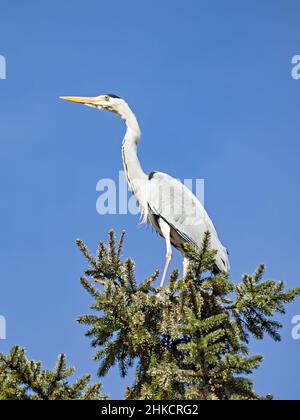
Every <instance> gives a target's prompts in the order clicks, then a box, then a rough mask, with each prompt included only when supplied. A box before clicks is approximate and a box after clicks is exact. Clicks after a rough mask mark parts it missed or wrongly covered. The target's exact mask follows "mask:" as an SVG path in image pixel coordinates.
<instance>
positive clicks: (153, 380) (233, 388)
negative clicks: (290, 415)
mask: <svg viewBox="0 0 300 420" xmlns="http://www.w3.org/2000/svg"><path fill="white" fill-rule="evenodd" d="M123 240H124V234H123V235H122V237H121V240H120V242H119V244H118V245H116V243H115V238H114V234H113V232H112V231H111V232H110V233H109V244H108V246H105V245H104V244H103V243H100V246H99V249H98V252H97V255H96V257H95V258H94V257H92V256H91V255H90V253H89V251H88V250H87V248H86V247H85V245H84V244H83V243H82V242H81V241H78V242H77V243H78V246H79V247H80V249H81V251H82V252H83V254H84V255H85V256H86V257H87V259H88V261H89V264H90V268H89V270H88V271H87V272H86V274H87V276H89V277H90V279H91V280H88V279H87V278H86V277H83V278H82V279H81V283H82V285H83V286H84V288H85V289H86V290H87V291H88V293H89V294H90V295H91V296H92V298H93V300H94V303H93V305H92V309H93V311H94V312H96V314H95V315H85V316H81V317H80V318H79V319H78V321H79V323H80V324H83V325H87V326H88V327H89V329H88V332H87V334H86V335H87V336H88V337H90V338H91V340H92V346H93V347H95V349H96V354H95V360H96V361H97V362H98V363H99V370H98V374H99V376H104V375H106V374H107V372H108V371H109V369H110V368H111V367H112V366H114V365H116V364H118V366H119V368H120V373H121V375H122V376H123V377H124V376H126V374H127V372H128V368H130V367H132V366H133V363H134V362H137V363H136V365H135V366H136V380H135V383H134V385H133V386H132V387H131V388H128V389H127V391H126V398H127V399H159V400H163V399H187V400H188V399H200V400H230V399H246V400H248V399H250V400H255V399H264V397H261V396H259V395H257V394H256V393H255V391H254V389H253V384H252V382H251V380H250V379H249V375H251V374H252V373H253V371H254V370H255V369H257V368H258V367H259V366H260V363H261V361H262V356H254V357H253V356H250V355H249V350H248V347H247V344H248V342H249V338H250V336H251V335H253V336H254V337H256V338H258V339H262V338H264V336H265V334H268V335H270V336H271V337H272V338H274V339H275V340H279V339H280V336H279V333H278V331H279V329H280V327H281V325H280V324H279V323H277V322H276V321H274V315H275V314H276V313H278V312H279V313H284V304H285V303H289V302H291V301H293V300H294V299H295V298H296V296H297V295H299V294H300V289H294V290H291V291H287V292H285V291H284V284H283V283H282V282H280V283H276V282H274V281H266V282H263V281H262V276H263V273H264V267H263V266H261V267H259V269H258V270H257V271H256V272H255V273H254V274H253V275H252V276H248V275H245V276H244V279H243V282H242V283H241V284H235V283H233V282H232V281H230V279H229V278H228V276H225V275H217V276H216V275H213V274H212V269H213V265H214V255H215V252H214V251H210V250H209V242H210V238H209V234H207V235H206V236H205V238H204V241H203V246H202V249H200V250H199V249H195V248H193V247H191V246H189V245H187V246H186V255H187V256H188V257H189V259H190V261H191V264H190V269H189V272H188V274H187V276H186V278H184V279H180V278H179V274H178V272H177V271H174V272H173V273H172V274H171V277H170V280H169V284H168V287H167V288H166V289H156V288H155V287H154V282H155V281H156V280H157V279H158V275H159V274H158V272H155V273H154V274H153V275H152V276H150V277H149V278H148V279H147V280H146V281H144V282H142V283H140V282H137V281H136V278H135V269H134V268H135V267H134V263H133V261H132V260H131V259H129V260H127V261H125V262H122V261H121V249H122V245H123ZM93 283H94V284H93ZM265 398H271V397H265Z"/></svg>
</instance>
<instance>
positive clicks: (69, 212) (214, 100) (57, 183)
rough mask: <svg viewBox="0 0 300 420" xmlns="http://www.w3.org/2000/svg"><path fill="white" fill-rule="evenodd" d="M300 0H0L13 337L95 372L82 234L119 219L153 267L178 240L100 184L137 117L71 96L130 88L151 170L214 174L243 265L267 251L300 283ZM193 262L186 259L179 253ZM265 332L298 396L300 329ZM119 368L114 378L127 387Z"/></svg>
mask: <svg viewBox="0 0 300 420" xmlns="http://www.w3.org/2000/svg"><path fill="white" fill-rule="evenodd" d="M299 18H300V4H299V1H297V0H264V1H258V0H256V1H249V0H248V1H243V2H241V1H239V0H228V1H226V2H225V1H222V0H218V1H217V0H201V1H199V0H193V1H192V0H191V1H188V2H187V1H169V0H168V1H167V0H165V1H152V2H141V1H137V0H127V1H120V0H116V1H113V2H108V1H103V0H97V1H96V0H87V1H85V2H82V1H79V0H72V1H70V0H68V1H58V0H51V1H49V0H47V1H43V2H41V1H38V0H30V1H26V2H25V1H20V0H19V1H16V0H12V1H8V0H3V1H2V2H1V10H0V54H2V55H4V56H5V57H6V60H7V80H0V116H1V117H0V156H1V165H0V175H1V202H0V221H1V222H0V223H1V254H0V259H1V262H0V264H1V280H0V282H1V283H0V284H1V289H0V314H2V315H5V316H6V319H7V334H8V339H7V340H6V341H0V351H4V352H6V351H8V349H9V348H10V347H11V346H12V345H14V344H17V343H18V344H21V345H23V346H25V347H26V348H27V349H28V352H29V355H30V356H31V357H33V358H37V359H42V360H43V361H44V362H45V364H46V366H47V367H51V366H52V365H53V363H54V361H55V357H56V355H57V354H58V353H59V352H65V353H67V355H68V357H69V362H70V363H71V364H74V365H76V366H77V367H78V373H85V372H92V373H94V374H95V372H96V365H95V364H94V362H92V360H91V359H92V353H93V351H92V350H91V349H90V347H89V341H88V339H87V338H85V337H84V336H83V335H84V331H85V330H84V328H82V327H80V326H78V325H76V323H75V321H74V320H75V318H76V317H77V316H78V315H80V314H83V313H87V312H89V311H88V306H89V304H90V303H91V301H90V299H89V297H88V296H87V295H86V293H85V292H84V290H83V289H82V288H81V286H80V284H79V277H80V275H81V274H82V272H83V270H84V269H85V268H86V263H85V260H84V259H83V258H82V256H81V255H80V253H79V251H78V250H77V248H76V246H75V245H74V241H75V239H76V238H77V237H80V238H82V239H83V240H84V241H85V242H86V243H87V244H88V246H89V248H90V249H91V250H95V249H96V246H97V243H98V240H99V239H103V238H105V237H106V233H107V230H108V229H109V228H111V227H114V228H115V229H116V231H117V232H118V233H120V232H121V230H122V229H126V231H127V233H128V234H127V240H126V248H125V256H132V257H133V258H134V259H135V260H136V262H137V264H138V276H139V279H144V278H145V277H146V276H148V275H149V274H150V273H151V272H152V271H153V270H154V269H155V268H157V267H161V266H162V265H163V263H164V255H165V249H164V243H163V241H162V240H161V239H160V238H159V237H157V236H156V235H154V234H152V233H151V231H150V230H147V229H146V228H139V227H137V225H138V217H134V216H99V215H98V214H97V213H96V210H95V203H96V199H97V197H98V193H97V192H96V189H95V188H96V183H97V181H98V180H99V179H101V178H113V179H117V175H118V171H119V170H120V169H122V163H121V153H120V146H121V140H122V137H123V133H124V127H123V123H122V122H121V121H119V119H118V118H117V117H116V116H114V115H109V114H108V113H103V112H102V113H100V112H98V113H97V111H95V110H91V109H88V108H85V107H80V106H75V105H72V104H68V103H63V102H62V101H59V100H58V96H59V95H98V94H101V93H107V92H111V93H116V94H119V95H121V96H123V97H124V98H126V99H127V100H128V102H129V103H130V104H131V105H132V107H133V108H134V110H135V112H136V114H137V116H138V118H139V121H140V124H141V127H142V130H143V133H144V136H143V141H142V142H141V144H140V158H141V160H142V162H143V166H144V168H145V170H147V171H151V170H157V169H158V170H161V171H164V172H167V173H170V174H172V175H174V176H176V177H179V178H204V179H205V181H206V207H207V209H208V211H209V213H210V215H211V216H212V218H213V220H214V223H215V225H216V227H217V229H218V231H219V234H220V236H221V238H222V240H223V242H224V243H225V244H226V245H227V246H228V248H229V249H230V254H231V265H232V276H233V278H234V279H235V280H236V281H239V280H240V279H241V276H242V274H243V273H244V272H250V273H252V272H253V271H254V270H255V268H256V267H257V265H258V264H259V263H261V262H265V263H266V266H267V277H271V278H274V279H278V280H279V279H284V280H285V281H286V283H287V285H288V286H289V287H292V286H296V285H297V284H300V275H299V269H298V261H299V243H298V240H299V236H300V226H299V210H300V199H299V177H300V167H299V153H300V142H299V111H300V109H299V108H300V80H299V81H295V80H293V79H292V78H291V68H292V66H291V59H292V57H293V56H294V55H296V54H300V29H299ZM179 264H180V258H178V257H176V259H175V260H174V263H173V266H176V265H177V266H178V265H179ZM295 314H300V301H298V302H297V303H295V304H293V305H291V306H290V307H289V308H288V312H287V315H286V316H285V317H283V318H281V319H282V321H283V324H284V329H283V341H282V343H281V344H275V343H273V342H271V340H269V339H266V340H264V341H263V342H255V341H252V343H251V349H252V351H253V352H259V353H263V354H264V355H265V361H264V363H263V366H262V367H261V369H260V370H259V372H258V373H257V374H255V377H254V379H255V383H256V390H257V391H258V392H260V393H262V394H267V393H273V394H275V396H276V397H277V398H297V399H298V398H300V389H299V375H300V365H299V357H298V356H299V351H300V341H293V340H292V338H291V318H292V316H294V315H295ZM126 383H127V381H122V380H120V379H119V375H118V370H117V369H115V370H113V371H112V372H111V373H110V375H109V376H108V377H107V378H106V379H105V380H104V386H105V391H106V392H107V393H109V394H110V396H111V397H113V398H122V397H123V388H124V385H125V384H126Z"/></svg>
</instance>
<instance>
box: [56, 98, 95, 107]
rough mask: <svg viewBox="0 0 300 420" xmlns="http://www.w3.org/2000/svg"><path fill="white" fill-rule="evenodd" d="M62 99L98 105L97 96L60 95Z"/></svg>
mask: <svg viewBox="0 0 300 420" xmlns="http://www.w3.org/2000/svg"><path fill="white" fill-rule="evenodd" d="M60 99H63V100H64V101H70V102H77V103H79V104H84V105H97V104H98V102H97V99H96V98H89V97H80V96H60Z"/></svg>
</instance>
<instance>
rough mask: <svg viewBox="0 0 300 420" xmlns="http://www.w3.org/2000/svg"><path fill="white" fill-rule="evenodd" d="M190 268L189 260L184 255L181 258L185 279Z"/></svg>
mask: <svg viewBox="0 0 300 420" xmlns="http://www.w3.org/2000/svg"><path fill="white" fill-rule="evenodd" d="M189 268H190V260H189V259H188V258H186V257H184V259H183V278H184V279H185V278H186V276H187V274H188V272H189Z"/></svg>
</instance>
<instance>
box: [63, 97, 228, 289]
mask: <svg viewBox="0 0 300 420" xmlns="http://www.w3.org/2000/svg"><path fill="white" fill-rule="evenodd" d="M61 99H64V100H67V101H71V102H77V103H80V104H83V105H87V106H89V107H93V108H96V109H99V110H102V109H104V110H107V111H110V112H114V113H116V114H117V115H119V116H120V117H121V118H122V119H123V120H124V122H125V124H126V134H125V137H124V140H123V144H122V158H123V164H124V170H125V173H126V178H127V181H128V184H129V187H130V189H131V191H132V192H133V194H134V195H135V197H136V199H137V201H138V203H139V206H140V209H141V213H142V215H143V221H144V222H148V223H149V224H150V225H152V227H153V228H154V229H155V230H156V231H157V232H158V234H159V235H161V236H162V237H163V238H164V239H165V241H166V249H167V254H166V263H165V267H164V271H163V275H162V279H161V284H160V287H163V286H164V282H165V279H166V276H167V273H168V269H169V265H170V262H171V259H172V245H173V246H174V247H175V248H177V249H178V250H179V251H180V252H181V253H182V254H183V258H184V261H183V266H184V275H185V274H186V272H187V270H188V264H189V262H188V259H187V258H186V257H185V254H184V245H185V244H186V243H190V244H193V245H194V246H196V247H200V246H201V244H202V240H203V237H204V234H205V232H207V231H208V232H210V240H211V248H212V249H214V250H216V251H217V253H216V256H215V267H216V270H217V271H219V272H224V273H227V272H228V271H229V269H230V267H229V260H228V252H227V249H226V248H225V247H224V246H223V245H222V244H221V242H220V240H219V238H218V235H217V232H216V229H215V228H214V225H213V223H212V221H211V219H210V218H209V216H208V214H207V212H206V210H205V209H204V207H203V205H202V204H201V203H200V201H199V200H198V199H197V197H196V196H195V195H194V194H193V193H192V192H191V191H190V190H189V189H188V188H187V187H186V186H185V185H183V184H182V183H181V182H180V181H178V180H177V179H174V178H172V177H171V176H169V175H167V174H164V173H162V172H151V173H150V174H146V173H145V172H144V171H143V169H142V166H141V164H140V161H139V159H138V154H137V147H138V143H139V140H140V138H141V130H140V127H139V124H138V121H137V119H136V116H135V114H134V113H133V112H132V110H131V109H130V107H129V105H128V104H127V103H126V102H125V101H124V100H123V99H122V98H120V97H119V96H117V95H112V94H107V95H100V96H96V97H74V96H62V97H61Z"/></svg>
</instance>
